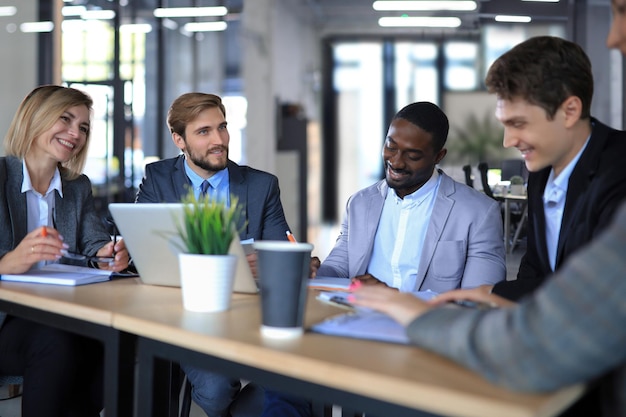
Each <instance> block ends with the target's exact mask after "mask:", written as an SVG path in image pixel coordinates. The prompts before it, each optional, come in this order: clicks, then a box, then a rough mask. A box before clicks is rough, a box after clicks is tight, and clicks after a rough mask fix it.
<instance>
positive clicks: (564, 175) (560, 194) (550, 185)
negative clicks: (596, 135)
mask: <svg viewBox="0 0 626 417" xmlns="http://www.w3.org/2000/svg"><path fill="white" fill-rule="evenodd" d="M590 138H591V136H589V137H588V138H587V140H586V141H585V143H584V144H583V146H582V147H581V148H580V150H579V151H578V153H577V154H576V156H574V158H572V160H571V161H570V162H569V164H567V166H566V167H565V168H564V169H563V171H561V173H560V174H559V176H558V177H556V178H555V177H554V168H553V169H552V170H551V171H550V176H549V177H548V182H547V183H546V188H545V189H544V191H543V202H544V204H547V203H554V204H556V203H559V202H561V201H562V200H563V199H564V198H565V195H566V194H567V187H568V184H569V177H570V176H571V175H572V172H573V171H574V168H575V167H576V164H577V163H578V160H579V159H580V156H581V155H582V154H583V152H584V151H585V149H586V148H587V144H588V143H589V139H590Z"/></svg>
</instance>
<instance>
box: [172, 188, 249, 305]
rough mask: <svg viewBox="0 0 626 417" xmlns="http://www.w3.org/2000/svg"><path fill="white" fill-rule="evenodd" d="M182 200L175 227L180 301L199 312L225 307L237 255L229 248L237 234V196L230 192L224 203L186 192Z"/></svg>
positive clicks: (239, 211) (238, 209)
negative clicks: (178, 247)
mask: <svg viewBox="0 0 626 417" xmlns="http://www.w3.org/2000/svg"><path fill="white" fill-rule="evenodd" d="M182 203H183V210H182V218H180V219H177V220H179V221H178V223H177V225H176V227H177V231H178V235H179V237H180V239H181V241H182V244H181V246H182V248H181V249H182V253H179V254H178V261H179V268H180V277H181V288H182V293H183V305H184V307H185V309H187V310H192V311H200V312H213V311H223V310H227V309H228V308H229V307H230V298H231V292H232V289H233V282H234V277H235V272H236V267H237V256H236V255H231V254H229V249H230V245H231V243H232V242H233V239H235V238H237V234H238V230H237V225H238V223H239V219H240V217H241V210H240V208H239V206H238V200H237V198H236V197H234V196H231V204H230V207H227V206H226V204H225V203H224V202H222V201H218V200H214V199H211V198H210V197H208V196H205V197H201V198H199V199H196V198H195V197H194V194H193V192H190V193H189V194H188V195H187V196H186V197H185V198H183V200H182Z"/></svg>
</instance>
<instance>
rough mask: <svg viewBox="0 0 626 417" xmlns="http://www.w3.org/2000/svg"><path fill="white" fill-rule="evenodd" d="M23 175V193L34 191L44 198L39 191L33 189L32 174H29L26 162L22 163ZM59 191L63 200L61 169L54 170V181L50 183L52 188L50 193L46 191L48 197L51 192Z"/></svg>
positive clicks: (49, 189) (49, 190)
mask: <svg viewBox="0 0 626 417" xmlns="http://www.w3.org/2000/svg"><path fill="white" fill-rule="evenodd" d="M22 174H23V175H24V178H23V179H22V192H23V193H25V192H27V191H32V192H33V193H35V194H36V195H37V196H42V195H41V194H40V193H39V192H38V191H37V190H35V189H34V188H33V183H32V182H31V180H30V174H29V173H28V168H26V161H23V162H22ZM54 190H57V191H58V193H59V195H60V196H61V198H63V186H62V185H61V173H60V172H59V168H56V169H55V170H54V175H53V176H52V181H50V186H49V187H48V191H46V194H45V195H46V196H47V195H48V194H50V192H52V191H54Z"/></svg>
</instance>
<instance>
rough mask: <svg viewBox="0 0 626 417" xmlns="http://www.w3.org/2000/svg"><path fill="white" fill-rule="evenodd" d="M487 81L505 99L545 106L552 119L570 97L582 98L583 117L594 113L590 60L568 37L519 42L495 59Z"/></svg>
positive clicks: (493, 91) (585, 117)
mask: <svg viewBox="0 0 626 417" xmlns="http://www.w3.org/2000/svg"><path fill="white" fill-rule="evenodd" d="M485 84H486V86H487V89H488V90H489V92H490V93H495V94H497V95H498V97H501V98H503V99H505V100H510V99H512V98H515V97H520V98H522V99H524V100H526V101H528V102H529V103H531V104H534V105H537V106H539V107H541V108H543V109H544V110H545V111H546V113H547V114H548V118H549V119H552V118H553V117H554V115H555V113H556V111H557V109H558V108H559V106H561V104H563V102H564V101H565V99H567V98H568V97H570V96H576V97H578V98H580V101H581V102H582V111H581V118H583V119H587V118H589V117H590V116H591V99H592V97H593V75H592V73H591V62H590V61H589V57H588V56H587V54H586V53H585V51H584V50H583V49H582V48H581V47H580V46H579V45H577V44H575V43H574V42H570V41H567V40H565V39H561V38H557V37H554V36H537V37H534V38H530V39H528V40H526V41H524V42H522V43H520V44H519V45H517V46H515V47H514V48H513V49H511V50H510V51H508V52H506V53H505V54H503V55H502V56H500V57H499V58H498V59H496V60H495V61H494V63H493V64H492V65H491V67H490V68H489V72H488V73H487V77H486V79H485Z"/></svg>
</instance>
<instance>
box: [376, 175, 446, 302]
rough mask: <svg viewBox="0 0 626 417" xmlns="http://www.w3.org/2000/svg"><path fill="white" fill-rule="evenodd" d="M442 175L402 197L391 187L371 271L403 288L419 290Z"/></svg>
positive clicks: (403, 289)
mask: <svg viewBox="0 0 626 417" xmlns="http://www.w3.org/2000/svg"><path fill="white" fill-rule="evenodd" d="M440 182H441V177H440V175H439V173H438V172H437V171H436V170H435V171H434V172H433V175H432V177H430V179H429V180H428V181H427V182H426V183H425V184H424V185H423V186H422V187H420V188H419V189H418V190H416V191H415V192H414V193H412V194H409V195H407V196H405V197H404V199H401V198H400V197H398V195H397V194H396V191H395V190H394V189H393V188H389V190H388V192H387V196H386V198H385V203H384V205H383V211H382V213H381V216H380V221H379V222H378V229H377V230H376V236H375V237H374V249H373V251H372V257H371V258H370V262H369V265H368V268H367V269H368V272H369V273H370V274H372V275H373V276H374V277H376V278H377V279H378V280H380V281H382V282H384V283H385V284H387V285H389V286H390V287H394V288H398V289H399V290H400V291H404V292H408V291H413V290H414V289H415V281H416V277H417V269H418V268H419V263H420V258H421V256H422V247H423V245H424V239H425V237H426V231H427V230H428V226H429V224H430V215H431V213H432V210H433V206H434V205H435V198H436V196H437V191H438V190H439V183H440Z"/></svg>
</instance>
